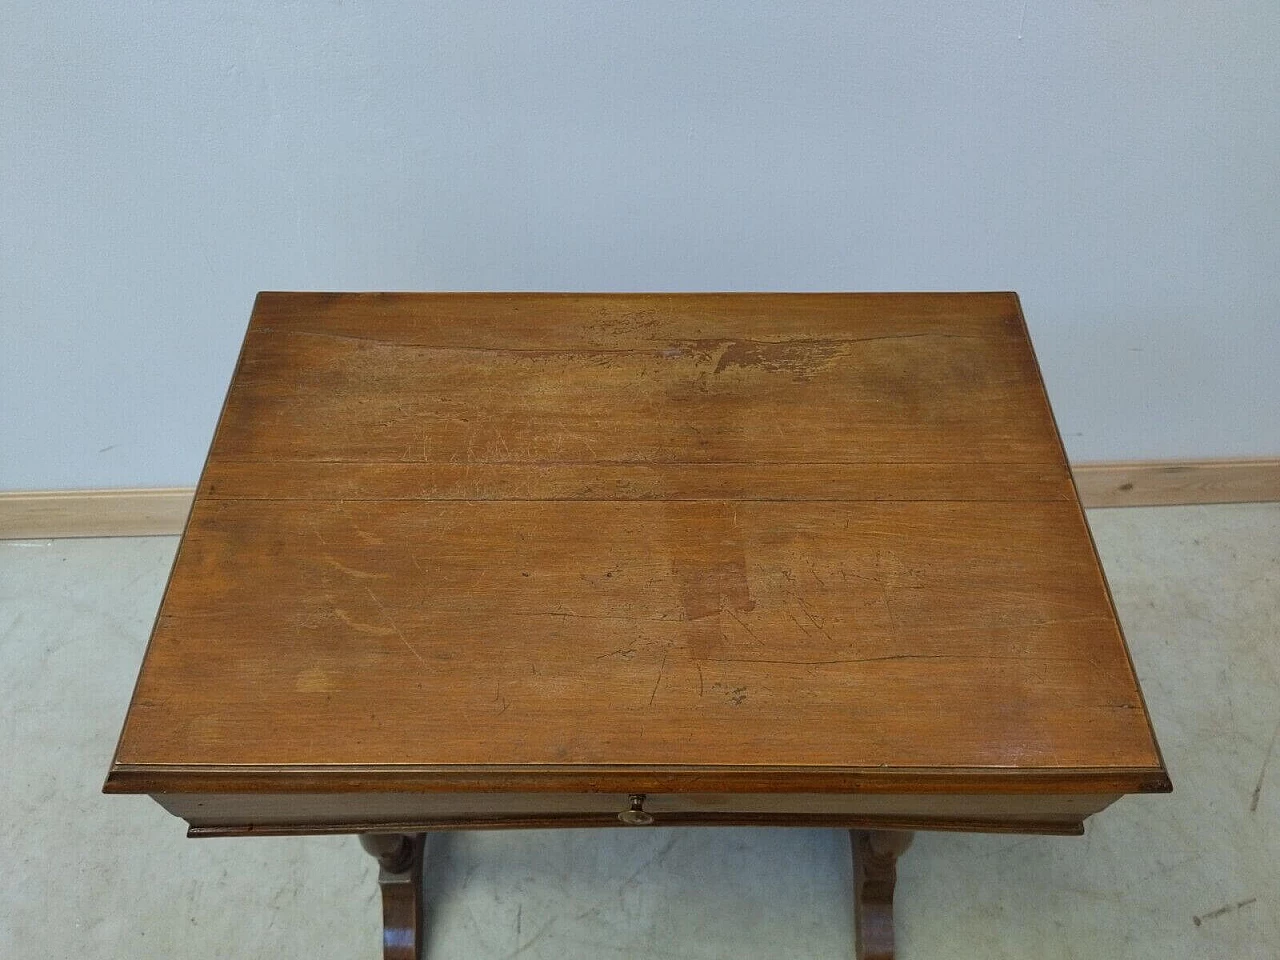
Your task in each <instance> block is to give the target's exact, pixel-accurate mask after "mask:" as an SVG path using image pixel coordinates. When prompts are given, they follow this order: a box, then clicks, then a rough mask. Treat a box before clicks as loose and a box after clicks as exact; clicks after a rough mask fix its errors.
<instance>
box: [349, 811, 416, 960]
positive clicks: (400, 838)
mask: <svg viewBox="0 0 1280 960" xmlns="http://www.w3.org/2000/svg"><path fill="white" fill-rule="evenodd" d="M425 841H426V835H425V834H422V833H417V834H406V833H366V834H362V835H361V837H360V846H362V847H364V849H365V850H366V851H367V852H368V853H370V854H372V855H373V856H374V857H375V858H377V861H378V866H379V868H380V869H379V871H378V885H379V886H380V887H381V888H382V957H383V960H422V947H423V941H424V940H425V938H426V931H425V930H424V929H423V917H422V850H423V846H424V844H425Z"/></svg>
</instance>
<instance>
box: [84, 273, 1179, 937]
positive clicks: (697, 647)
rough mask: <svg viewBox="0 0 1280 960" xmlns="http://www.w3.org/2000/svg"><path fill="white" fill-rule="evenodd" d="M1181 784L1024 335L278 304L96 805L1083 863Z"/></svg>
mask: <svg viewBox="0 0 1280 960" xmlns="http://www.w3.org/2000/svg"><path fill="white" fill-rule="evenodd" d="M1169 789H1170V782H1169V778H1168V775H1167V773H1166V771H1165V767H1164V764H1163V762H1162V760H1161V757H1160V753H1159V749H1158V747H1157V745H1156V741H1155V738H1154V735H1153V733H1152V729H1151V724H1150V721H1149V719H1148V716H1147V711H1146V708H1145V706H1144V704H1143V701H1142V696H1141V693H1140V691H1139V688H1138V683H1137V680H1136V678H1135V676H1134V672H1133V668H1132V665H1131V663H1130V661H1129V656H1128V652H1127V650H1126V648H1125V643H1124V639H1123V637H1122V636H1121V632H1120V627H1119V625H1118V623H1117V621H1116V615H1115V610H1114V608H1113V606H1112V603H1111V599H1110V597H1109V595H1108V592H1107V586H1106V583H1105V581H1104V579H1103V575H1102V570H1101V568H1100V566H1099V563H1098V558H1097V554H1096V552H1095V550H1094V547H1093V545H1092V542H1091V540H1090V536H1089V531H1088V528H1087V526H1086V524H1085V519H1084V515H1083V513H1082V512H1081V509H1080V504H1079V501H1078V498H1077V496H1076V493H1075V489H1074V487H1073V485H1072V482H1071V476H1070V474H1069V472H1068V469H1067V463H1066V460H1065V457H1064V454H1063V450H1062V446H1061V443H1060V441H1059V438H1058V434H1057V431H1056V430H1055V428H1054V424H1053V419H1052V415H1051V413H1050V410H1049V405H1048V403H1047V401H1046V398H1045V393H1044V388H1043V386H1042V383H1041V379H1040V375H1039V372H1038V370H1037V367H1036V361H1035V358H1034V355H1033V353H1032V349H1031V344H1030V341H1029V339H1028V336H1027V331H1026V326H1025V324H1024V322H1023V319H1022V316H1021V313H1020V310H1019V306H1018V301H1017V298H1016V297H1015V296H1014V295H1013V294H1009V293H974V294H803V295H800V294H797V295H783V294H725V295H720V294H716V295H641V296H633V295H577V294H565V295H558V294H298V293H267V294H262V295H260V296H259V298H258V301H257V304H256V306H255V308H254V311H253V317H252V320H251V322H250V324H249V329H248V332H247V334H246V337H245V343H244V350H243V352H242V354H241V356H240V360H239V363H238V364H237V366H236V371H235V375H234V377H233V379H232V383H231V388H230V392H229V394H228V397H227V402H226V406H225V408H224V410H223V413H222V417H221V419H220V421H219V424H218V428H217V433H216V436H215V438H214V442H213V447H212V450H211V452H210V454H209V459H208V462H207V464H206V466H205V469H204V474H203V476H202V478H201V481H200V486H199V490H198V493H197V496H196V500H195V505H194V507H193V508H192V512H191V516H190V519H189V521H188V523H187V528H186V532H185V534H184V536H183V539H182V544H181V547H180V549H179V552H178V557H177V560H176V562H175V564H174V568H173V573H172V576H171V578H170V581H169V585H168V589H167V591H166V593H165V597H164V601H163V603H162V605H161V608H160V612H159V616H158V618H157V621H156V625H155V630H154V633H153V635H152V639H151V644H150V646H149V648H148V650H147V653H146V657H145V659H144V661H143V664H142V669H141V674H140V676H139V679H138V685H137V689H136V691H135V693H134V697H133V701H132V704H131V705H130V707H129V713H128V717H127V719H126V721H125V725H124V730H123V733H122V735H121V739H120V745H119V748H118V750H117V753H116V757H115V760H114V762H113V763H112V766H111V771H110V775H109V776H108V778H107V783H106V790H107V792H109V793H148V794H150V795H152V796H153V797H154V798H155V799H156V800H157V801H158V802H159V803H160V804H162V805H163V806H164V807H165V808H166V809H167V810H169V811H171V812H172V813H174V814H175V815H177V816H179V817H181V818H183V819H185V820H186V821H187V822H188V823H189V824H190V831H189V832H190V835H192V836H201V837H204V836H244V835H267V834H317V833H352V834H361V835H363V842H364V845H365V848H366V849H367V850H369V852H370V853H372V854H373V855H375V856H376V857H377V858H378V860H379V863H380V864H381V867H382V886H383V896H384V907H385V914H386V921H387V924H386V942H385V956H386V957H388V958H391V957H396V958H410V957H416V956H418V954H419V952H420V944H421V937H422V934H421V924H422V907H421V903H420V889H419V882H420V876H421V869H422V851H423V840H422V836H423V834H424V833H425V832H427V831H434V830H454V829H465V830H473V829H489V828H542V827H584V826H590V827H617V828H624V827H625V828H629V829H642V828H643V827H645V826H647V825H650V824H660V825H688V826H698V825H708V824H750V825H761V826H791V825H794V826H810V827H811V826H828V827H833V828H841V829H847V830H851V831H853V853H854V856H855V859H856V878H857V891H856V895H855V905H856V907H857V909H858V911H859V924H858V930H859V934H858V941H859V942H858V945H857V951H858V956H865V957H887V956H890V955H891V954H892V949H893V924H892V901H893V885H894V872H895V863H896V860H897V857H898V856H899V855H900V854H901V853H902V851H903V850H904V849H905V848H906V845H907V843H908V841H909V837H910V831H913V830H971V831H1007V832H1014V833H1057V834H1072V833H1080V832H1082V830H1083V822H1084V820H1085V818H1086V817H1087V816H1089V815H1090V814H1093V813H1096V812H1097V811H1099V810H1101V809H1103V808H1104V807H1106V806H1107V805H1108V804H1110V803H1111V802H1113V801H1114V800H1116V799H1117V798H1119V797H1120V796H1121V795H1123V794H1127V793H1147V792H1163V791H1168V790H1169Z"/></svg>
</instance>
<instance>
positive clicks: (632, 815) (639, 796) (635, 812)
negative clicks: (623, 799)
mask: <svg viewBox="0 0 1280 960" xmlns="http://www.w3.org/2000/svg"><path fill="white" fill-rule="evenodd" d="M618 819H619V820H621V821H622V822H623V823H625V824H626V825H627V826H629V827H647V826H649V824H651V823H653V814H651V813H646V812H645V809H644V794H643V793H633V794H632V795H631V807H630V808H629V809H627V810H623V811H622V812H621V813H620V814H618Z"/></svg>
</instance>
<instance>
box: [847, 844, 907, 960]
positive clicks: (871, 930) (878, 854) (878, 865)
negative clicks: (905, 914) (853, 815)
mask: <svg viewBox="0 0 1280 960" xmlns="http://www.w3.org/2000/svg"><path fill="white" fill-rule="evenodd" d="M849 838H850V839H851V840H852V841H853V915H854V934H853V935H854V941H855V944H854V956H855V957H856V958H857V960H893V888H894V885H895V884H896V883H897V881H898V857H900V856H902V854H903V853H905V852H906V849H907V847H909V846H911V838H912V834H910V833H908V832H906V831H903V830H850V831H849Z"/></svg>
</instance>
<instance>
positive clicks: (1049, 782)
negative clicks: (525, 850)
mask: <svg viewBox="0 0 1280 960" xmlns="http://www.w3.org/2000/svg"><path fill="white" fill-rule="evenodd" d="M1172 790H1173V783H1172V781H1171V780H1170V778H1169V774H1168V771H1167V770H1166V769H1165V768H1164V767H1163V766H1158V767H1088V768H1066V767H1054V768H1027V767H948V768H939V767H777V766H734V767H731V766H654V765H643V764H629V765H593V764H547V765H540V766H537V767H531V766H529V765H519V766H515V765H499V764H492V765H484V766H462V765H449V766H423V765H408V764H406V765H382V766H378V765H363V764H332V765H329V764H326V765H323V766H306V765H290V766H274V765H273V766H254V765H229V764H226V765H224V764H216V765H214V764H210V765H196V764H125V763H116V764H113V765H112V768H111V772H110V773H109V774H108V776H107V780H106V783H105V784H104V785H103V792H104V793H109V794H117V793H123V794H127V793H150V794H154V793H397V792H409V793H454V792H464V791H467V792H497V793H502V792H532V793H537V792H546V793H964V794H968V793H1003V794H1037V793H1063V792H1070V793H1108V794H1131V793H1170V792H1171V791H1172Z"/></svg>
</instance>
